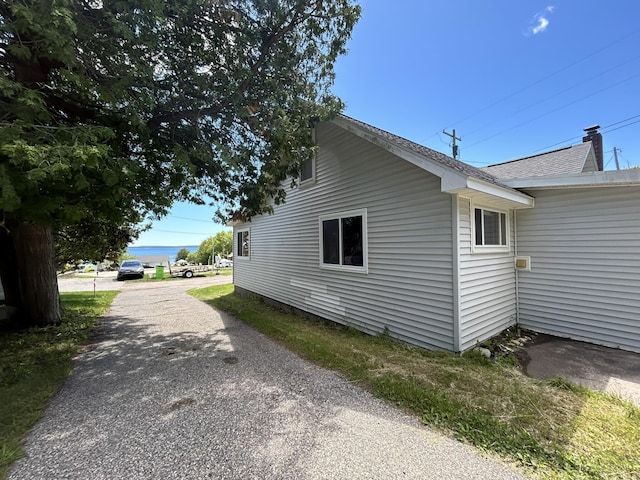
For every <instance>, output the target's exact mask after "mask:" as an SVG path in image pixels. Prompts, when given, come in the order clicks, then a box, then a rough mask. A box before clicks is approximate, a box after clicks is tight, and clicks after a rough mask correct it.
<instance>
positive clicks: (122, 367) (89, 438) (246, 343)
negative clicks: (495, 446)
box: [9, 277, 523, 480]
mask: <svg viewBox="0 0 640 480" xmlns="http://www.w3.org/2000/svg"><path fill="white" fill-rule="evenodd" d="M228 281H230V277H209V278H194V279H191V280H184V281H182V280H181V281H172V282H162V283H127V284H126V285H124V287H123V290H122V292H121V293H120V294H119V295H118V296H117V297H116V299H115V301H114V303H113V305H112V307H111V308H110V310H109V311H108V312H107V314H106V316H105V318H104V321H103V322H102V324H101V326H100V328H99V333H98V335H97V337H96V338H95V339H94V341H93V343H92V344H90V345H88V346H87V347H86V348H85V349H84V351H83V352H82V353H81V355H80V356H79V358H78V359H77V360H76V364H75V369H74V371H73V373H72V374H71V376H70V377H69V379H68V380H67V381H66V383H65V384H64V385H63V387H62V389H61V391H60V392H59V393H58V395H57V396H56V397H55V399H54V400H53V401H52V402H51V404H50V406H49V408H48V410H47V411H46V414H45V416H44V418H43V419H42V420H41V421H40V423H39V424H38V425H37V426H36V427H35V428H34V429H33V430H32V432H31V434H30V435H29V436H28V439H27V444H26V451H27V455H26V457H25V458H23V459H21V460H19V461H18V462H17V463H16V465H15V467H14V469H13V471H12V473H11V474H10V477H9V478H11V479H61V478H65V479H95V480H97V479H124V478H126V479H161V478H162V479H205V478H215V479H350V480H352V479H385V480H388V479H397V478H414V479H438V480H445V479H476V478H477V479H486V478H494V479H512V478H513V479H516V478H523V477H521V476H520V475H518V474H516V473H514V472H512V471H511V470H509V469H508V468H506V467H504V466H502V465H501V464H499V463H498V462H495V461H493V460H489V459H486V458H483V457H481V456H479V455H478V454H477V453H476V452H475V451H474V450H473V449H472V448H470V447H467V446H465V445H462V444H460V443H458V442H455V441H453V440H451V439H449V438H447V437H444V436H442V435H440V434H438V433H436V432H434V431H432V430H430V429H429V428H427V427H424V426H422V425H421V424H420V423H419V422H418V421H417V420H416V419H414V418H413V417H409V416H406V415H404V414H402V413H400V412H398V411H397V410H396V409H394V408H392V407H390V406H388V405H386V404H384V403H382V402H380V401H378V400H376V399H374V398H373V397H371V396H370V395H369V394H367V393H365V392H363V391H362V390H360V389H359V388H357V387H355V386H354V385H352V384H350V383H348V382H346V381H345V380H343V379H342V378H340V377H339V376H337V375H336V374H334V373H332V372H329V371H327V370H324V369H321V368H318V367H315V366H313V365H311V364H309V363H307V362H305V361H303V360H301V359H300V358H298V357H297V356H296V355H294V354H292V353H290V352H289V351H287V350H285V349H283V348H281V347H280V346H279V345H276V344H275V343H273V342H272V341H270V340H269V339H267V338H266V337H264V336H263V335H261V334H259V333H257V332H256V331H255V330H253V329H252V328H251V327H248V326H247V325H245V324H244V323H241V322H239V321H237V320H235V319H234V318H232V317H229V316H227V315H225V314H224V313H222V312H219V311H216V310H215V309H213V308H211V307H209V306H207V305H205V304H204V303H201V302H199V301H197V300H195V299H194V298H192V297H191V296H189V295H187V294H186V293H185V291H186V290H187V289H188V288H195V287H200V286H205V285H212V284H216V283H225V282H228Z"/></svg>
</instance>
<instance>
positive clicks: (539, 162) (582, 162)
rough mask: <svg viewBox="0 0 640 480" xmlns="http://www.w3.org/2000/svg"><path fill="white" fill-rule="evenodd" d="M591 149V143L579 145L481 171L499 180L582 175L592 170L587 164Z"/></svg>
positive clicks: (500, 164) (491, 166) (485, 168)
mask: <svg viewBox="0 0 640 480" xmlns="http://www.w3.org/2000/svg"><path fill="white" fill-rule="evenodd" d="M591 148H592V146H591V142H585V143H579V144H577V145H572V146H570V147H565V148H560V149H558V150H553V151H551V152H545V153H541V154H539V155H533V156H531V157H525V158H519V159H517V160H510V161H508V162H504V163H498V164H496V165H489V166H488V167H484V168H483V169H482V170H483V171H485V172H486V173H489V174H491V175H493V176H495V177H496V178H499V179H501V180H507V179H511V178H528V177H545V176H549V175H569V174H574V173H582V172H583V171H587V170H593V168H589V164H587V160H588V158H589V152H590V151H591Z"/></svg>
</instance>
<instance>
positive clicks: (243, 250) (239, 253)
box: [235, 230, 251, 258]
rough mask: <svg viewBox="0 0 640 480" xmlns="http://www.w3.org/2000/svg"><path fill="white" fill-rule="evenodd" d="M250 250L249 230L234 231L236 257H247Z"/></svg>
mask: <svg viewBox="0 0 640 480" xmlns="http://www.w3.org/2000/svg"><path fill="white" fill-rule="evenodd" d="M250 252H251V249H250V243H249V230H238V231H237V232H236V255H235V257H236V258H248V257H249V254H250Z"/></svg>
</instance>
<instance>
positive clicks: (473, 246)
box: [469, 204, 511, 253]
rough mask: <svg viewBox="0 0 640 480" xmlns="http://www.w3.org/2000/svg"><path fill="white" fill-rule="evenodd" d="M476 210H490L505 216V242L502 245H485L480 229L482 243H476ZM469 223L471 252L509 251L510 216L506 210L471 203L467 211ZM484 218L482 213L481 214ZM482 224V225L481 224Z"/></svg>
mask: <svg viewBox="0 0 640 480" xmlns="http://www.w3.org/2000/svg"><path fill="white" fill-rule="evenodd" d="M476 210H481V211H482V212H484V211H487V212H492V213H498V214H500V215H504V216H505V229H506V231H505V242H506V243H505V244H504V245H485V244H484V234H485V232H484V231H482V237H483V244H482V245H477V244H476V230H477V227H476ZM469 216H470V223H471V251H472V252H473V253H505V252H509V251H511V218H510V217H511V216H510V215H509V211H508V210H501V209H499V208H494V207H488V206H485V205H474V204H471V211H470V212H469ZM482 218H484V215H483V216H482ZM483 226H484V225H483Z"/></svg>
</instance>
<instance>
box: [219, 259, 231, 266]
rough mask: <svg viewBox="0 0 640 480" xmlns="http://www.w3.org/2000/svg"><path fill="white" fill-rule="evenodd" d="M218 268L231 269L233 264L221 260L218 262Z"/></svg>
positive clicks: (229, 261)
mask: <svg viewBox="0 0 640 480" xmlns="http://www.w3.org/2000/svg"><path fill="white" fill-rule="evenodd" d="M218 267H220V268H227V267H233V262H232V261H231V260H227V259H226V258H223V259H222V260H220V261H219V262H218Z"/></svg>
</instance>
